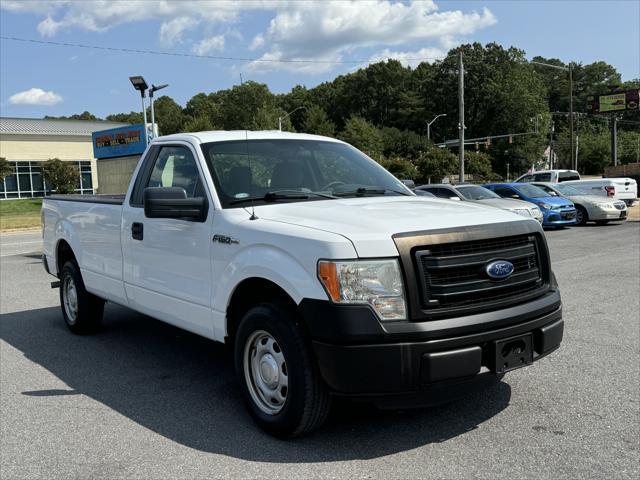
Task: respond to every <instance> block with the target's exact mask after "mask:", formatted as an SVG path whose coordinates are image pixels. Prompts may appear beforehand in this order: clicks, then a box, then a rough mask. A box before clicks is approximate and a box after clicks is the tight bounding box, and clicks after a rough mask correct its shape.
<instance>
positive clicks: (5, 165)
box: [0, 157, 13, 181]
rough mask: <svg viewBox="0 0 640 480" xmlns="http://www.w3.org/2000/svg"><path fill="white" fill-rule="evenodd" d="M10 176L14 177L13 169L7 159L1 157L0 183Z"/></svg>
mask: <svg viewBox="0 0 640 480" xmlns="http://www.w3.org/2000/svg"><path fill="white" fill-rule="evenodd" d="M9 175H13V167H12V166H11V164H10V163H9V161H8V160H7V159H6V158H4V157H0V181H2V180H4V178H5V177H8V176H9Z"/></svg>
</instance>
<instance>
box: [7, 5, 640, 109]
mask: <svg viewBox="0 0 640 480" xmlns="http://www.w3.org/2000/svg"><path fill="white" fill-rule="evenodd" d="M0 36H2V37H14V38H21V39H29V40H36V41H38V42H57V43H67V44H82V45H93V46H98V47H108V48H116V49H118V48H120V49H134V50H150V51H156V52H165V53H172V54H187V55H190V56H175V55H173V56H172V55H150V54H143V53H131V52H122V51H116V50H104V49H89V48H81V47H77V46H60V45H53V44H44V43H33V42H23V41H16V40H9V39H6V38H1V39H0V115H2V116H15V117H43V116H44V115H70V114H73V113H80V112H82V111H85V110H88V111H90V112H91V113H93V114H95V115H97V116H99V117H104V116H106V115H108V114H110V113H118V112H129V111H131V110H136V111H137V110H140V108H141V106H140V97H139V95H138V94H137V92H135V91H134V90H133V87H132V86H131V84H130V82H129V77H130V76H131V75H143V76H144V77H145V79H146V80H147V83H149V84H151V83H154V84H164V83H168V84H169V87H168V88H167V89H166V90H164V91H163V93H164V92H166V94H167V95H170V96H171V97H172V98H173V99H174V100H176V101H177V102H178V103H180V104H182V105H184V104H185V103H186V101H188V100H189V99H190V98H191V97H192V96H193V95H195V94H197V93H199V92H205V93H209V92H212V91H216V90H220V89H225V88H230V87H231V86H233V85H236V84H239V83H240V76H242V78H243V79H244V80H245V81H246V80H255V81H258V82H261V83H266V84H267V85H268V86H269V88H270V89H271V91H273V92H275V93H284V92H288V91H289V90H290V89H291V88H292V87H294V86H295V85H298V84H300V85H306V86H307V87H313V86H315V85H317V84H319V83H322V82H324V81H329V80H332V79H333V78H335V77H336V76H338V75H340V74H344V73H348V72H350V71H353V70H355V69H357V68H359V67H363V66H366V65H367V64H368V63H371V62H375V61H379V60H382V59H387V58H396V59H398V60H400V61H402V62H403V63H404V64H405V65H411V66H415V65H416V64H417V63H419V62H420V61H421V60H424V61H435V60H437V59H438V58H442V57H443V56H444V55H446V52H447V51H448V50H449V49H450V48H452V47H455V46H457V45H459V44H461V43H467V42H481V43H483V44H486V43H489V42H497V43H499V44H501V45H503V46H504V47H509V46H516V47H518V48H521V49H523V50H524V51H525V52H526V55H527V58H532V57H534V56H536V55H541V56H544V57H547V58H552V57H553V58H559V59H561V60H563V61H564V62H569V61H573V62H580V63H585V64H586V63H591V62H594V61H597V60H604V61H606V62H608V63H610V64H611V65H613V66H614V67H615V68H616V69H617V70H618V71H619V72H620V73H621V74H622V78H623V80H631V79H634V78H639V77H640V0H628V1H595V0H591V1H589V0H584V1H577V0H576V1H560V0H558V1H554V0H538V1H509V0H498V1H483V0H477V1H475V0H474V1H453V0H451V1H443V0H425V1H417V0H416V1H396V0H376V1H369V0H359V1H357V2H349V1H324V2H319V1H318V2H314V1H301V0H297V1H296V0H291V1H284V0H283V1H272V0H256V1H253V0H246V1H239V0H235V1H224V0H195V1H191V0H183V1H180V2H173V1H168V0H164V1H162V0H127V1H119V0H95V1H94V0H76V1H69V0H52V1H46V0H18V1H12V0H0ZM208 57H225V59H221V58H208ZM283 61H284V62H283ZM311 62H315V63H311Z"/></svg>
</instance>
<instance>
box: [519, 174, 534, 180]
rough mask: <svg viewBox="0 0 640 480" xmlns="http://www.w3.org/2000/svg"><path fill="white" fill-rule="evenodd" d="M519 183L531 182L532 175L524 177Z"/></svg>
mask: <svg viewBox="0 0 640 480" xmlns="http://www.w3.org/2000/svg"><path fill="white" fill-rule="evenodd" d="M519 181H520V182H533V175H525V176H524V177H522V178H521V179H520V180H519Z"/></svg>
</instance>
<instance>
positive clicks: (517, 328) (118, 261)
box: [43, 131, 563, 438]
mask: <svg viewBox="0 0 640 480" xmlns="http://www.w3.org/2000/svg"><path fill="white" fill-rule="evenodd" d="M43 223H44V257H43V262H44V266H45V269H46V270H47V272H49V273H51V274H52V275H54V276H56V277H58V280H57V281H56V282H53V283H52V286H59V287H60V302H61V305H62V315H63V317H64V320H65V322H66V324H67V326H68V327H69V329H70V330H71V331H72V332H74V333H83V334H84V333H89V332H94V331H96V329H97V328H98V327H99V325H100V322H101V321H102V314H103V308H104V302H105V301H110V302H115V303H118V304H121V305H125V306H127V307H129V308H132V309H134V310H137V311H139V312H142V313H144V314H147V315H150V316H152V317H155V318H157V319H159V320H162V321H165V322H168V323H170V324H173V325H176V326H178V327H180V328H184V329H186V330H189V331H191V332H194V333H196V334H199V335H202V336H204V337H207V338H209V339H212V340H215V341H218V342H226V343H228V344H230V345H231V346H232V349H233V352H234V362H235V368H236V371H237V375H238V379H239V382H240V384H241V388H242V390H243V393H244V398H245V400H246V404H247V407H248V410H249V412H250V413H251V415H252V416H253V418H254V420H255V421H256V422H257V423H258V424H259V425H260V426H261V427H262V428H264V429H265V430H266V431H268V432H270V433H271V434H273V435H276V436H279V437H284V438H287V437H293V436H296V435H300V434H302V433H305V432H308V431H310V430H312V429H313V428H315V427H317V426H319V425H320V424H321V423H322V422H323V420H324V419H325V417H326V415H327V413H328V411H329V406H330V401H331V399H332V398H333V397H334V396H347V397H353V398H355V399H357V400H363V401H369V402H374V403H375V404H377V405H378V406H380V407H381V408H397V407H403V408H404V407H409V406H423V405H432V404H435V403H440V402H443V401H448V400H451V399H454V398H456V397H459V396H460V395H463V394H464V393H466V392H468V391H469V390H470V389H472V388H475V387H478V386H482V385H485V384H487V383H489V382H494V381H496V379H499V378H501V377H502V376H503V375H504V373H505V372H507V371H510V370H512V369H514V368H518V367H521V366H526V365H529V364H531V363H532V362H534V361H536V360H538V359H540V358H542V357H544V356H545V355H547V354H548V353H550V352H552V351H553V350H555V349H556V348H558V346H559V345H560V342H561V340H562V334H563V321H562V308H561V300H560V292H559V290H558V286H557V284H556V281H555V278H554V275H553V273H552V271H551V264H550V258H549V252H548V250H547V245H546V242H545V237H544V234H543V232H542V229H541V227H540V224H539V223H538V222H537V221H535V220H533V219H525V218H523V217H521V216H519V215H516V214H513V213H510V212H506V211H502V210H498V209H495V208H487V207H483V206H480V205H475V204H469V203H464V202H451V201H448V200H441V199H435V198H428V197H418V196H415V195H414V194H413V193H412V192H411V191H410V190H408V189H407V188H406V187H405V186H404V185H403V184H402V183H401V182H400V181H399V180H397V179H396V178H395V177H393V176H392V175H391V174H389V173H388V172H387V171H386V170H384V169H383V168H382V167H380V166H379V165H378V164H377V163H376V162H374V161H373V160H371V159H370V158H368V157H367V156H365V155H364V154H362V153H361V152H359V151H358V150H356V149H355V148H353V147H351V146H349V145H347V144H345V143H343V142H340V141H338V140H334V139H330V138H325V137H318V136H312V135H302V134H291V133H279V132H245V131H238V132H201V133H193V134H178V135H171V136H166V137H159V138H157V139H155V140H154V141H153V142H152V143H151V144H150V145H149V147H148V148H147V150H146V152H145V153H144V155H143V156H142V159H141V160H140V162H139V165H138V166H137V168H136V171H135V173H134V177H133V179H132V181H131V185H130V187H129V189H128V192H127V194H126V195H124V196H120V197H119V196H99V195H96V196H75V195H72V196H64V195H59V196H51V197H47V198H46V199H45V200H44V205H43Z"/></svg>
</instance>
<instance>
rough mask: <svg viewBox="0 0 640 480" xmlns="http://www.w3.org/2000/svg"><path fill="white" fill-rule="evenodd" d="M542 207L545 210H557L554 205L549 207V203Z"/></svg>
mask: <svg viewBox="0 0 640 480" xmlns="http://www.w3.org/2000/svg"><path fill="white" fill-rule="evenodd" d="M541 207H542V208H544V209H545V210H553V209H554V208H555V206H554V205H549V204H548V203H543V204H542V205H541Z"/></svg>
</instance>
